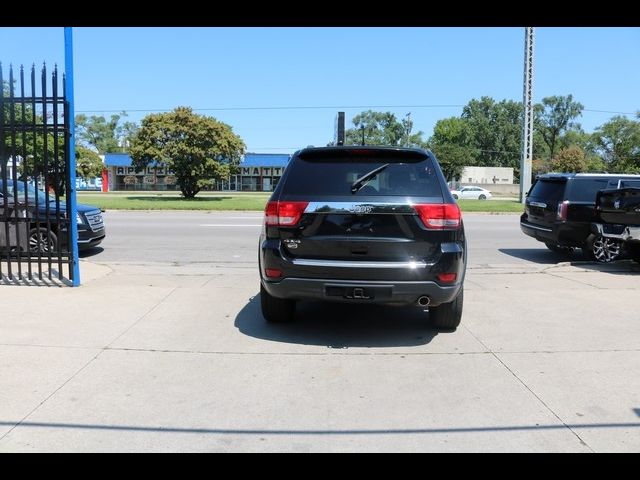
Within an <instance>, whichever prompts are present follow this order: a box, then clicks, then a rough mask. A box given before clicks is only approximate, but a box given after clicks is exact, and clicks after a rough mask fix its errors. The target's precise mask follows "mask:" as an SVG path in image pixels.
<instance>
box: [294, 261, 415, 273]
mask: <svg viewBox="0 0 640 480" xmlns="http://www.w3.org/2000/svg"><path fill="white" fill-rule="evenodd" d="M292 263H293V264H294V265H299V266H304V267H337V268H407V269H410V270H415V269H416V268H425V267H426V266H427V263H426V262H422V261H419V262H358V261H352V260H332V261H327V260H312V259H304V258H296V259H295V260H293V261H292Z"/></svg>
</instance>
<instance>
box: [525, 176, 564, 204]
mask: <svg viewBox="0 0 640 480" xmlns="http://www.w3.org/2000/svg"><path fill="white" fill-rule="evenodd" d="M566 185H567V181H566V180H565V179H561V180H556V179H552V180H551V179H544V178H542V179H539V180H538V181H537V182H536V183H535V184H534V185H533V188H532V189H531V193H529V198H536V199H539V200H543V201H545V202H551V203H553V202H559V201H560V200H564V198H562V197H564V187H565V186H566Z"/></svg>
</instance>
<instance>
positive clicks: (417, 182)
mask: <svg viewBox="0 0 640 480" xmlns="http://www.w3.org/2000/svg"><path fill="white" fill-rule="evenodd" d="M385 164H389V166H388V167H387V168H385V169H384V170H382V171H381V172H380V173H378V175H376V176H375V177H374V178H373V179H371V180H370V181H369V182H366V184H365V185H364V186H363V187H362V188H361V189H360V190H359V191H358V192H357V193H355V194H354V195H352V194H351V184H352V183H353V182H354V181H355V180H357V179H358V178H360V177H362V176H363V175H364V174H366V173H368V172H370V171H372V170H374V169H375V168H377V167H381V166H382V165H385ZM289 169H290V171H289V172H287V177H286V184H285V185H284V189H283V193H286V194H287V195H302V196H304V195H322V196H325V195H326V196H345V195H352V196H353V197H365V196H394V195H398V196H413V197H439V198H443V195H442V189H441V188H440V181H439V179H438V176H437V175H436V170H435V168H434V165H433V162H432V161H431V159H430V158H424V157H422V158H415V159H407V158H402V159H394V158H388V157H385V158H379V157H377V158H376V157H373V158H370V157H362V158H354V157H353V156H350V157H348V158H335V157H334V158H313V159H302V158H296V159H295V160H294V161H293V162H292V163H291V164H290V165H289Z"/></svg>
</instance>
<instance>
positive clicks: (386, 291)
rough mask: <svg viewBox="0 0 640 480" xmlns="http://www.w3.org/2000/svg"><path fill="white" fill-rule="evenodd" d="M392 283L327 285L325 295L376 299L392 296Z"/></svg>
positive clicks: (352, 298) (351, 298) (348, 298)
mask: <svg viewBox="0 0 640 480" xmlns="http://www.w3.org/2000/svg"><path fill="white" fill-rule="evenodd" d="M391 293H392V287H391V286H390V285H375V286H371V285H338V284H337V285H325V296H327V297H341V298H345V299H347V300H374V299H384V298H390V297H391Z"/></svg>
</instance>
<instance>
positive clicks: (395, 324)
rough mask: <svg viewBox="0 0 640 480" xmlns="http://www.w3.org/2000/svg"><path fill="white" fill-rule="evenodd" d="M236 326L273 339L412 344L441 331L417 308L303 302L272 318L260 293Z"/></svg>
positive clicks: (338, 343)
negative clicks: (283, 317)
mask: <svg viewBox="0 0 640 480" xmlns="http://www.w3.org/2000/svg"><path fill="white" fill-rule="evenodd" d="M235 326H236V327H237V328H238V330H240V332H242V333H243V334H245V335H248V336H250V337H255V338H261V339H263V340H270V341H273V342H283V343H296V344H302V345H326V346H327V347H329V348H348V347H413V346H418V345H426V344H428V343H429V342H431V340H433V338H434V337H435V336H436V335H438V333H443V332H439V331H438V330H436V329H434V328H431V327H430V326H429V323H428V316H427V314H426V313H425V312H423V311H422V310H421V309H418V308H411V307H384V306H375V305H346V304H337V303H322V302H298V305H297V308H296V315H295V320H294V321H293V322H292V323H287V324H272V323H267V322H266V321H265V320H264V318H263V317H262V312H261V310H260V295H256V296H255V297H253V298H252V299H251V300H250V301H249V303H248V304H247V305H245V306H244V308H243V309H242V310H241V311H240V313H238V315H237V316H236V319H235Z"/></svg>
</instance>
